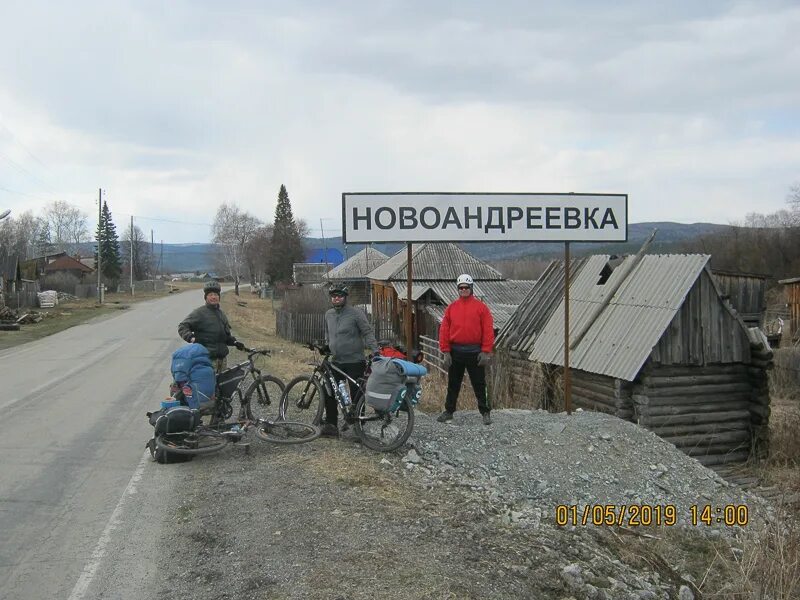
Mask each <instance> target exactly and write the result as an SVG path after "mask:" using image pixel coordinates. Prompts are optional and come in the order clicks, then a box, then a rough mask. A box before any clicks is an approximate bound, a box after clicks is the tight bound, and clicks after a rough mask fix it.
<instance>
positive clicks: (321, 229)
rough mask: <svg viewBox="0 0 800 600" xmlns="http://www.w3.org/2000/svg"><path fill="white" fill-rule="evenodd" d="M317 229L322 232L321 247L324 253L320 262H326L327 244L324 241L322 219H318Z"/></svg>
mask: <svg viewBox="0 0 800 600" xmlns="http://www.w3.org/2000/svg"><path fill="white" fill-rule="evenodd" d="M319 230H320V233H322V249H323V252H325V254H323V255H322V262H324V263H326V264H327V262H328V245H327V244H326V243H325V229H324V228H323V227H322V219H320V220H319Z"/></svg>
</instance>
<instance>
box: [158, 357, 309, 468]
mask: <svg viewBox="0 0 800 600" xmlns="http://www.w3.org/2000/svg"><path fill="white" fill-rule="evenodd" d="M246 352H247V360H246V361H244V362H241V363H239V364H236V365H234V366H232V367H230V368H228V369H226V370H224V371H222V372H221V373H219V375H217V383H216V394H215V399H214V402H213V403H211V404H210V406H207V407H202V406H201V409H200V410H198V411H190V413H192V414H189V413H187V414H185V415H180V420H178V421H176V424H175V425H173V426H171V425H170V424H169V423H163V424H162V425H161V427H160V429H163V431H160V430H159V426H158V425H157V424H156V422H153V425H154V427H156V435H155V436H154V438H153V440H152V447H151V451H154V450H156V449H158V450H163V451H165V452H168V453H172V454H183V455H199V454H210V453H213V452H217V451H219V450H222V448H224V447H225V446H226V445H227V444H228V443H229V442H240V441H241V440H242V438H243V437H244V436H245V435H246V434H247V432H248V431H249V430H250V429H252V428H255V430H256V435H257V436H258V437H259V438H260V439H262V440H265V441H268V442H273V443H277V444H299V443H304V442H310V441H312V440H314V439H316V438H318V437H319V435H320V429H319V427H317V426H316V425H315V424H311V423H303V422H291V421H287V420H285V419H281V418H278V419H274V420H273V419H270V418H269V417H268V416H267V410H268V407H269V406H272V405H275V406H276V409H277V410H279V408H280V399H281V398H282V396H283V392H284V389H285V387H286V386H285V385H284V383H283V381H281V380H280V379H279V378H277V377H274V376H272V375H268V374H265V373H262V371H261V369H259V368H258V367H257V366H256V364H255V357H257V356H259V355H262V356H267V355H269V354H270V351H269V350H266V349H260V350H259V349H255V348H248V349H246ZM173 397H174V398H175V399H176V400H178V401H179V402H182V401H183V392H182V391H180V390H178V391H176V392H175V393H174V395H173ZM234 400H235V401H237V402H238V404H239V415H238V417H237V419H236V420H234V421H229V419H230V417H231V416H232V415H233V404H234ZM203 414H210V415H211V420H210V423H209V424H208V425H204V424H203V423H202V422H201V421H200V417H201V416H202V415H203ZM148 417H151V413H148ZM165 428H166V429H165Z"/></svg>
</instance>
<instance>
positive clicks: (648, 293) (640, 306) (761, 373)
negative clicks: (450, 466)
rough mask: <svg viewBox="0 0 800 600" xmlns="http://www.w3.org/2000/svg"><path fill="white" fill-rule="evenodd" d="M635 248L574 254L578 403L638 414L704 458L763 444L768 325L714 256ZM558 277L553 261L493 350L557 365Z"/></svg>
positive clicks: (573, 353)
mask: <svg viewBox="0 0 800 600" xmlns="http://www.w3.org/2000/svg"><path fill="white" fill-rule="evenodd" d="M636 258H637V257H634V256H629V257H626V258H625V259H624V260H622V262H621V263H620V264H615V263H614V261H612V260H611V257H610V256H608V255H594V256H589V257H586V258H580V259H576V260H573V261H571V263H570V294H569V295H570V306H569V314H570V330H569V339H570V346H572V348H571V350H570V370H571V374H572V376H571V380H572V394H571V396H572V401H573V404H574V406H576V407H581V408H584V409H588V410H597V411H602V412H605V413H609V414H612V415H615V416H617V417H619V418H622V419H626V420H629V421H633V422H635V423H638V424H640V425H642V426H644V427H646V428H647V429H650V430H651V431H653V432H655V433H656V434H658V435H659V436H661V437H662V438H664V439H666V440H668V441H670V442H672V443H673V444H675V445H676V446H677V447H678V448H680V449H681V450H683V451H684V452H686V453H687V454H689V455H690V456H694V457H695V458H697V459H698V460H699V461H700V462H702V463H703V464H706V465H722V464H727V463H732V462H733V463H736V462H743V461H746V460H747V459H748V458H749V457H750V456H751V452H752V450H753V449H754V448H755V449H757V451H758V452H759V453H764V452H766V450H767V447H768V439H767V433H768V421H769V414H770V407H769V401H770V400H769V389H768V386H767V374H766V370H767V369H768V368H769V367H770V366H771V361H772V351H771V350H770V348H769V344H768V343H767V340H766V338H765V337H764V335H763V333H761V331H760V330H759V329H757V328H755V327H752V328H751V327H748V326H747V324H746V323H745V322H744V321H743V319H742V317H741V316H740V315H739V314H738V313H737V311H736V310H735V309H734V308H733V306H732V305H731V303H730V302H729V300H728V299H727V298H726V296H725V294H723V292H722V291H721V289H720V287H719V285H718V282H717V280H716V279H715V277H714V275H713V274H712V272H711V268H710V265H709V260H710V256H708V255H700V254H694V255H692V254H690V255H683V254H667V255H644V256H642V257H641V260H639V261H637V260H636ZM564 282H565V271H564V265H563V262H560V261H554V262H553V263H551V264H550V266H549V267H548V268H547V270H546V271H545V272H544V273H543V274H542V276H541V277H540V278H539V280H538V281H537V282H536V285H535V286H534V287H533V289H532V290H531V292H530V294H529V295H528V296H527V297H526V298H525V300H524V301H523V302H522V303H521V304H520V306H519V308H518V309H517V311H516V312H515V313H514V314H513V315H512V316H511V318H510V319H509V320H508V322H507V323H506V324H505V326H504V327H503V328H502V330H501V331H500V332H499V334H498V337H497V341H496V348H497V349H498V350H499V352H501V353H504V354H507V358H508V359H510V360H511V361H523V362H524V361H528V364H529V367H528V371H529V372H530V371H532V370H533V368H534V367H533V365H532V364H531V363H538V364H540V365H543V366H544V367H545V369H544V371H545V373H550V374H554V373H555V374H558V373H559V372H561V371H563V365H564V314H565V310H564V308H565V307H564ZM517 372H520V371H519V370H517ZM506 379H511V378H506ZM517 379H519V378H517ZM515 383H516V382H515ZM520 383H521V384H522V385H521V387H522V388H523V389H524V388H526V387H527V385H528V384H526V383H523V382H520ZM551 383H552V382H551ZM546 387H549V389H551V390H555V389H556V387H557V386H556V385H549V386H546Z"/></svg>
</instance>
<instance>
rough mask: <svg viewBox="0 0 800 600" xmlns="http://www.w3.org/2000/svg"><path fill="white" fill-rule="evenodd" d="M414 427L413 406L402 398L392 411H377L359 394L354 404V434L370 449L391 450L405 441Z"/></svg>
mask: <svg viewBox="0 0 800 600" xmlns="http://www.w3.org/2000/svg"><path fill="white" fill-rule="evenodd" d="M413 429H414V406H413V405H411V404H410V403H409V402H408V400H405V399H404V400H403V402H402V404H401V405H400V408H399V409H398V410H396V411H394V412H387V411H377V410H375V409H374V408H372V407H371V406H370V405H369V404H367V403H366V399H365V398H364V396H361V398H359V400H358V404H356V422H355V430H356V434H358V436H359V437H360V438H361V443H362V444H363V445H364V446H366V447H367V448H369V449H370V450H377V451H378V452H391V451H392V450H397V449H398V448H399V447H400V446H402V445H403V444H405V443H406V440H408V438H409V436H410V435H411V431H412V430H413Z"/></svg>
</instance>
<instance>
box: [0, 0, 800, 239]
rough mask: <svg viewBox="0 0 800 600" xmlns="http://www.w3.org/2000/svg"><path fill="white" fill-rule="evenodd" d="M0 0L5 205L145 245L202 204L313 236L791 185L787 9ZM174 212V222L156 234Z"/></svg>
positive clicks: (790, 17) (729, 205) (670, 205)
mask: <svg viewBox="0 0 800 600" xmlns="http://www.w3.org/2000/svg"><path fill="white" fill-rule="evenodd" d="M600 4H601V3H600V2H589V1H585V2H576V1H566V2H563V1H562V2H558V3H556V2H533V1H528V0H526V1H508V2H504V1H502V0H498V1H496V2H488V1H486V0H483V1H479V2H470V1H466V0H462V1H452V2H436V1H430V0H429V1H427V2H416V1H401V0H395V1H382V0H371V1H369V2H366V1H365V2H336V1H333V0H326V1H319V2H265V1H253V2H244V1H238V0H228V1H226V2H216V1H211V0H208V1H193V2H188V1H175V0H173V1H169V2H147V1H142V0H136V1H129V2H125V1H113V0H112V1H108V0H104V1H102V2H81V1H80V0H78V1H76V2H69V3H67V2H41V3H40V2H32V1H30V0H24V1H19V2H17V1H14V0H2V2H1V3H0V212H2V210H4V209H5V208H10V209H12V210H13V211H14V212H15V213H19V212H21V211H23V210H25V209H26V208H31V209H33V210H34V211H39V210H40V209H41V208H42V207H43V206H45V205H46V204H48V203H50V202H52V201H53V200H56V199H62V200H67V201H69V202H71V203H73V204H76V205H78V206H80V207H81V209H83V210H84V211H86V212H87V213H88V214H90V215H92V221H94V219H95V218H94V215H95V214H96V210H97V208H96V197H97V190H98V188H103V190H104V191H105V194H106V196H105V197H106V199H107V200H108V202H109V207H110V208H111V210H112V213H113V214H114V217H115V220H116V221H117V222H118V224H119V223H120V222H121V221H125V220H128V219H130V215H135V216H136V222H137V223H138V224H139V225H140V227H142V229H143V230H144V231H146V232H148V233H149V230H150V229H153V230H154V232H155V238H156V240H164V241H166V242H191V241H197V242H203V241H208V239H209V234H210V227H209V226H208V224H210V223H211V222H212V221H213V218H214V214H215V211H216V207H217V206H218V205H219V204H220V203H222V202H234V203H236V204H238V205H239V206H240V207H242V208H243V209H246V210H248V211H250V212H251V213H253V214H254V215H255V216H257V217H259V218H261V219H263V220H271V218H272V215H273V214H274V210H275V203H276V199H277V194H278V189H279V187H280V185H281V184H282V183H283V184H285V185H286V187H287V189H288V191H289V196H290V198H291V201H292V206H293V208H294V211H295V215H296V216H298V217H300V218H304V219H306V220H307V221H308V223H309V225H310V226H311V228H312V234H315V235H317V236H318V235H319V229H320V219H323V220H322V227H323V228H324V229H325V233H326V236H327V235H338V234H339V232H340V230H341V194H342V192H344V191H351V192H352V191H425V192H433V191H437V192H438V191H471V192H570V191H572V192H613V193H627V194H629V196H630V199H629V210H630V214H629V221H630V222H642V221H656V220H667V221H678V222H684V223H692V222H700V221H708V222H715V223H729V222H733V221H737V220H740V219H742V218H743V217H744V215H745V214H746V213H748V212H752V211H759V212H771V211H774V210H778V209H780V208H783V207H784V205H785V199H786V195H787V192H788V189H789V187H790V186H791V185H792V184H794V183H797V182H799V181H800V42H798V39H800V38H799V36H798V32H799V31H800V4H798V2H797V1H796V0H794V1H788V2H773V1H769V0H767V1H758V2H715V1H706V2H696V1H695V0H693V1H688V2H683V1H669V2H665V1H663V0H661V1H658V2H645V1H636V2H633V1H632V2H628V3H626V2H622V1H618V2H607V3H605V4H607V5H608V6H607V7H605V8H601V7H600ZM170 221H176V222H174V223H173V222H170Z"/></svg>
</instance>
